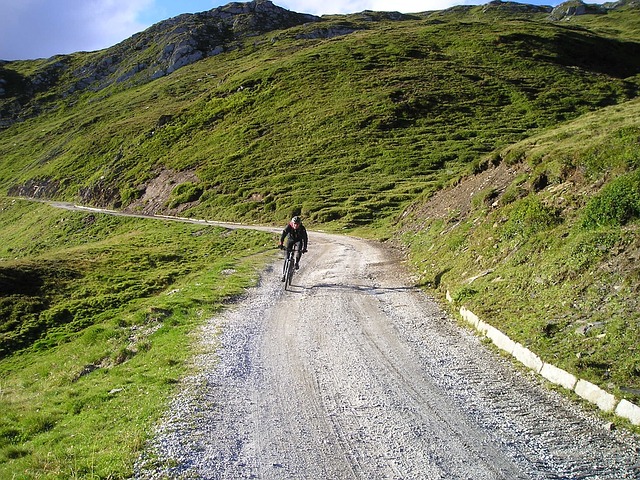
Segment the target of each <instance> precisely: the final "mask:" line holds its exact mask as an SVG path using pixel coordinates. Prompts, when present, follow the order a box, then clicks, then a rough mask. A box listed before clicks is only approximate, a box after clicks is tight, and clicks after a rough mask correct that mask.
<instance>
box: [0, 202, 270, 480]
mask: <svg viewBox="0 0 640 480" xmlns="http://www.w3.org/2000/svg"><path fill="white" fill-rule="evenodd" d="M0 209H1V210H0V213H1V214H0V224H1V225H2V228H0V245H1V247H0V258H2V261H1V262H0V315H1V317H0V318H1V319H2V321H1V322H0V346H1V348H0V379H1V384H0V386H1V390H0V408H1V409H2V412H3V414H2V417H1V419H0V477H1V478H85V477H86V478H123V477H126V476H127V475H129V474H130V473H131V468H132V465H133V461H134V460H135V457H136V455H137V452H138V451H139V450H140V448H141V447H142V445H143V442H144V440H145V438H146V436H147V435H148V434H149V431H150V428H151V426H152V425H153V423H154V421H155V420H156V419H157V418H158V416H159V415H160V413H161V412H162V411H163V409H164V408H165V405H166V400H167V398H168V397H169V395H170V392H171V391H172V390H173V388H175V384H176V383H177V381H178V379H179V378H180V377H181V376H183V375H184V374H185V372H187V371H188V368H189V359H190V357H191V356H192V355H193V354H194V349H193V346H192V334H193V331H194V329H196V328H197V326H198V325H199V324H200V323H201V322H202V321H203V320H204V319H206V318H208V317H209V316H210V315H212V314H213V313H214V312H216V311H218V310H219V309H220V308H221V306H222V305H223V302H224V301H226V300H227V299H228V298H229V296H233V295H237V294H239V293H240V292H241V291H242V290H243V289H244V288H246V287H247V286H249V285H251V284H252V283H253V282H255V279H256V277H257V274H258V271H259V270H260V269H261V268H262V266H263V265H264V262H265V261H266V260H267V259H268V258H270V256H265V255H264V254H263V252H267V253H268V254H269V252H273V245H274V239H273V238H272V236H271V235H269V234H265V233H257V232H249V231H226V230H223V229H220V228H215V227H209V226H201V225H187V224H176V223H171V222H164V221H149V220H140V219H125V218H122V217H110V216H107V215H100V214H93V213H80V212H68V211H61V210H56V209H54V208H52V207H48V206H45V205H40V204H32V203H28V202H23V201H15V200H12V201H9V200H3V201H1V202H0Z"/></svg>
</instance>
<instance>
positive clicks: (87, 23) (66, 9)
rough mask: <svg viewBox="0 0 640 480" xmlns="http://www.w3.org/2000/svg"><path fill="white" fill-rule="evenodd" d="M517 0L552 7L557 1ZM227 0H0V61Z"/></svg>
mask: <svg viewBox="0 0 640 480" xmlns="http://www.w3.org/2000/svg"><path fill="white" fill-rule="evenodd" d="M272 1H273V3H275V4H276V5H278V6H280V7H283V8H286V9H288V10H292V11H295V12H302V13H311V14H315V15H323V14H332V13H355V12H361V11H363V10H379V11H400V12H403V13H415V12H423V11H426V10H441V9H444V8H448V7H450V6H453V5H461V4H465V3H467V4H481V3H486V1H488V0H272ZM521 2H522V3H531V4H538V5H539V4H545V5H557V4H558V3H559V0H554V1H553V2H544V1H543V0H532V1H527V0H521ZM227 3H229V0H222V1H221V0H0V12H2V13H1V15H0V60H27V59H33V58H48V57H50V56H52V55H56V54H65V53H72V52H78V51H93V50H100V49H103V48H106V47H110V46H112V45H115V44H116V43H119V42H121V41H122V40H124V39H126V38H128V37H130V36H131V35H133V34H134V33H137V32H141V31H142V30H144V29H146V28H147V27H149V26H151V25H153V24H154V23H157V22H159V21H161V20H166V19H167V18H171V17H175V16H176V15H179V14H181V13H195V12H203V11H205V10H211V9H212V8H215V7H217V6H220V5H224V4H227Z"/></svg>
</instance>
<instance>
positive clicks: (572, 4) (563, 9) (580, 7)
mask: <svg viewBox="0 0 640 480" xmlns="http://www.w3.org/2000/svg"><path fill="white" fill-rule="evenodd" d="M602 13H607V9H606V8H605V7H604V6H601V5H591V4H586V3H584V2H582V1H581V0H569V1H568V2H563V3H561V4H560V5H558V6H557V7H555V8H554V9H553V10H552V11H551V14H550V15H549V19H550V20H553V21H560V20H566V19H569V18H571V17H574V16H577V15H586V14H602Z"/></svg>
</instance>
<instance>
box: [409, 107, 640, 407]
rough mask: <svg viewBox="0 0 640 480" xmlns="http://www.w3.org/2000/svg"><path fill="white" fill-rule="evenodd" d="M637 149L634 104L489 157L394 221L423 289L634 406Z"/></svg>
mask: <svg viewBox="0 0 640 480" xmlns="http://www.w3.org/2000/svg"><path fill="white" fill-rule="evenodd" d="M639 142H640V101H639V100H634V101H632V102H628V103H627V104H624V105H620V106H615V107H608V108H606V109H603V110H601V111H598V112H596V113H593V114H588V115H584V116H583V117H580V118H579V119H577V120H575V121H573V122H570V123H566V124H564V125H562V126H560V127H558V128H556V129H554V130H550V131H548V132H546V133H544V134H540V135H537V136H534V137H531V138H529V139H527V140H525V141H522V142H518V143H516V144H514V145H512V146H509V147H507V148H505V149H502V150H499V151H497V152H496V153H495V154H494V155H493V156H491V157H488V158H487V170H486V171H484V172H482V173H480V174H478V175H474V176H471V177H468V178H465V179H463V180H461V181H460V182H459V183H458V184H457V185H455V186H453V187H451V188H448V189H445V190H443V191H441V192H439V193H438V194H437V195H435V196H434V197H432V198H431V199H429V201H427V202H426V203H423V204H416V205H414V206H413V207H412V209H410V210H408V211H407V212H406V214H405V217H404V219H403V221H402V224H403V228H404V229H405V231H406V234H405V236H404V240H405V242H406V243H407V244H408V245H409V246H410V248H411V250H412V255H411V256H412V258H413V262H414V265H415V268H416V270H417V271H419V272H420V275H421V277H422V282H423V283H424V284H425V285H426V286H428V287H429V288H431V289H433V291H435V292H438V293H439V294H440V295H441V296H444V294H445V292H446V291H450V293H451V295H452V297H453V298H454V300H455V303H456V305H458V306H459V305H465V306H467V307H469V308H470V309H471V310H472V311H474V312H475V313H476V314H478V315H479V316H480V317H482V318H484V319H486V321H488V322H490V323H491V324H492V325H494V326H496V327H498V328H500V329H501V330H502V331H504V332H505V333H507V334H508V335H509V336H510V337H511V338H513V339H514V340H516V341H518V342H520V343H522V344H523V345H525V346H528V347H530V348H531V349H532V350H533V351H534V352H536V353H538V354H539V355H540V356H541V357H542V358H543V360H544V361H547V362H550V363H553V364H555V365H559V366H560V367H562V368H564V369H566V370H568V371H570V372H572V373H574V374H576V375H577V376H579V377H580V378H585V379H588V380H590V381H592V382H594V383H596V384H598V385H600V386H602V387H603V388H605V389H607V390H609V391H612V392H614V393H615V394H616V395H617V396H618V397H619V398H627V399H629V400H631V401H633V402H635V403H638V402H639V401H640V343H638V339H639V338H640V305H639V304H638V293H639V292H640V262H639V261H638V260H639V259H640V235H639V230H640V148H638V146H639ZM494 164H498V166H494Z"/></svg>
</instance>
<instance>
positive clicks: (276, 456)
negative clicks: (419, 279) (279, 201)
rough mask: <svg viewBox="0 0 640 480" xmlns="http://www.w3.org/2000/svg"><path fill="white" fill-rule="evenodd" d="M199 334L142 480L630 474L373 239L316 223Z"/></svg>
mask: <svg viewBox="0 0 640 480" xmlns="http://www.w3.org/2000/svg"><path fill="white" fill-rule="evenodd" d="M280 269H281V264H280V261H278V262H277V263H275V264H274V265H273V266H271V267H270V268H268V269H267V270H266V271H265V272H264V274H263V276H262V279H261V281H260V283H259V285H258V286H257V287H256V288H253V289H251V290H250V291H249V292H248V293H247V294H246V296H245V297H244V298H243V299H242V300H241V301H240V302H238V303H237V304H236V305H234V306H232V307H230V308H229V309H227V310H226V311H225V312H224V313H223V314H222V315H220V316H219V317H215V318H212V319H211V320H210V321H209V322H208V324H207V325H206V326H205V327H203V328H202V330H201V331H200V332H199V334H200V340H201V344H202V350H201V352H200V353H199V355H198V356H197V357H196V358H195V359H194V362H195V373H194V375H193V376H191V377H189V378H186V379H184V382H183V384H182V388H181V389H180V392H179V393H178V394H177V395H176V397H175V398H174V399H173V400H172V404H171V407H170V409H169V411H168V412H167V413H166V415H165V417H164V420H163V421H162V423H161V424H160V425H159V426H158V429H157V431H156V432H155V433H154V436H153V439H152V441H151V442H150V443H149V445H148V446H147V448H146V450H145V452H144V453H143V455H142V456H141V458H140V460H139V462H138V463H137V465H136V474H135V478H139V479H159V478H176V479H186V478H189V479H194V478H202V479H247V478H261V479H449V480H450V479H473V480H482V479H508V480H515V479H611V480H613V479H615V480H622V479H640V453H639V452H640V439H639V438H638V437H636V436H632V435H630V434H628V433H625V432H623V431H610V430H608V429H607V428H606V423H605V422H604V421H603V420H601V419H599V418H597V417H596V416H595V415H594V414H592V413H590V412H588V411H586V410H585V409H583V408H582V407H580V406H578V405H576V404H574V403H572V402H569V401H568V400H566V399H565V398H563V397H562V396H561V395H559V394H558V393H556V392H553V391H551V390H549V389H547V388H545V387H544V386H543V385H542V384H541V381H540V380H539V379H538V378H537V377H534V376H533V375H531V374H529V373H527V372H525V371H524V370H521V369H519V368H517V367H515V366H513V364H511V363H510V362H509V361H508V360H506V359H504V358H503V357H501V356H500V355H499V354H497V353H496V352H495V351H493V350H492V349H491V348H490V347H488V346H487V345H485V344H484V343H482V341H481V340H480V339H478V338H477V337H476V336H475V335H474V334H473V333H471V332H470V331H468V330H466V329H465V328H462V327H460V326H459V325H458V324H457V323H456V322H455V320H454V319H452V318H451V317H449V316H448V315H447V314H445V313H444V312H443V311H442V310H441V309H440V308H439V307H438V305H437V304H436V303H435V302H434V301H433V300H432V299H430V298H429V297H428V296H426V295H425V294H424V293H422V292H420V291H419V290H418V289H416V288H414V287H412V286H410V285H412V283H411V280H410V279H409V278H408V277H407V275H406V273H404V272H403V270H402V268H401V266H400V265H399V262H398V261H397V259H394V258H393V256H392V254H391V253H389V252H388V251H386V250H385V249H384V248H382V247H380V246H379V245H377V244H375V243H370V242H365V241H361V240H357V239H353V238H347V237H336V236H329V235H323V234H313V233H312V234H311V235H310V243H309V253H308V254H307V255H305V256H304V257H303V259H302V262H301V269H300V270H299V271H298V272H297V273H296V276H295V277H294V280H293V285H294V286H293V291H288V292H285V291H283V289H282V284H281V282H280V278H279V277H280V275H279V272H280Z"/></svg>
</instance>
